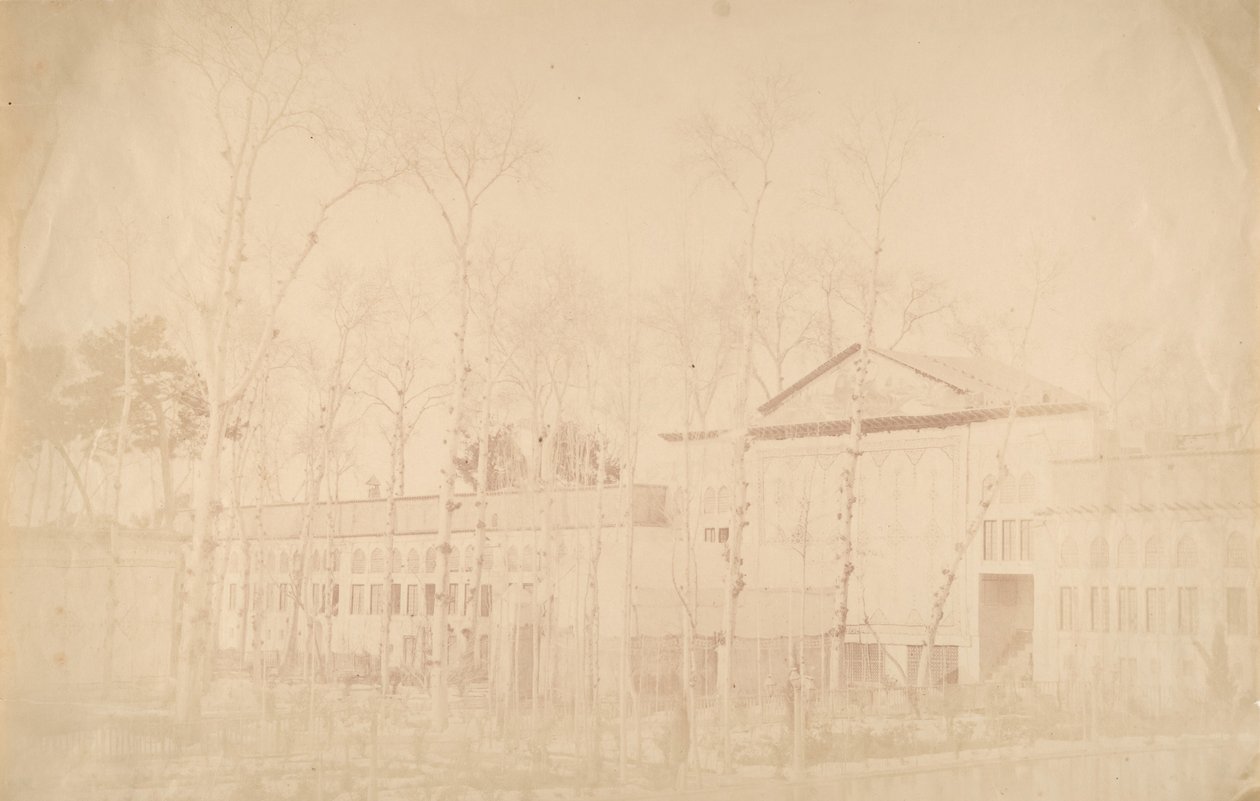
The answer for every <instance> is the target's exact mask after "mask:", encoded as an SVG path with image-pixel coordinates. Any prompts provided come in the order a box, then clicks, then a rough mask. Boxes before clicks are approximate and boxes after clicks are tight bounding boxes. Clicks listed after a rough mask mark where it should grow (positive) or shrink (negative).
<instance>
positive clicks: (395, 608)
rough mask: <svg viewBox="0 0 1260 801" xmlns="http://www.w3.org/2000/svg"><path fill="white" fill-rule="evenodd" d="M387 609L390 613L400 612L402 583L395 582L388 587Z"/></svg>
mask: <svg viewBox="0 0 1260 801" xmlns="http://www.w3.org/2000/svg"><path fill="white" fill-rule="evenodd" d="M389 611H390V614H393V615H397V614H401V613H402V585H401V584H395V585H393V586H391V587H390V589H389Z"/></svg>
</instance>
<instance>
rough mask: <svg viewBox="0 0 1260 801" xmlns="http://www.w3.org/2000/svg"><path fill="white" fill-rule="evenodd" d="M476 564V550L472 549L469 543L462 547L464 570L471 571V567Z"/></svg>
mask: <svg viewBox="0 0 1260 801" xmlns="http://www.w3.org/2000/svg"><path fill="white" fill-rule="evenodd" d="M476 566H477V552H476V551H474V550H473V547H472V546H471V545H469V546H468V547H467V548H465V549H464V570H466V571H468V572H472V569H473V568H474V567H476Z"/></svg>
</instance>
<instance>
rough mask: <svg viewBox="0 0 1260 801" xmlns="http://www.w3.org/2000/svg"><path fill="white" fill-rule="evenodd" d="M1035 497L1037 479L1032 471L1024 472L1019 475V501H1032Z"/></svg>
mask: <svg viewBox="0 0 1260 801" xmlns="http://www.w3.org/2000/svg"><path fill="white" fill-rule="evenodd" d="M1036 497H1037V479H1035V478H1033V474H1032V473H1024V474H1023V475H1022V476H1020V477H1019V502H1020V503H1032V502H1033V501H1034V500H1036Z"/></svg>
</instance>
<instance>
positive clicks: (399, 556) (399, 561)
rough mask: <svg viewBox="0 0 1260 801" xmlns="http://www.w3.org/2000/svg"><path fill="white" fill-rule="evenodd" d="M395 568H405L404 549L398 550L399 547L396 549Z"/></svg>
mask: <svg viewBox="0 0 1260 801" xmlns="http://www.w3.org/2000/svg"><path fill="white" fill-rule="evenodd" d="M394 569H395V570H402V569H403V557H402V551H400V550H398V549H397V548H395V549H394Z"/></svg>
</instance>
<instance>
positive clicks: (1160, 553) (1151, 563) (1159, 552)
mask: <svg viewBox="0 0 1260 801" xmlns="http://www.w3.org/2000/svg"><path fill="white" fill-rule="evenodd" d="M1163 561H1164V543H1163V542H1161V541H1160V539H1159V535H1158V534H1153V535H1152V536H1151V538H1150V539H1148V540H1147V541H1146V553H1145V555H1144V561H1143V564H1144V565H1145V566H1146V567H1163Z"/></svg>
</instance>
